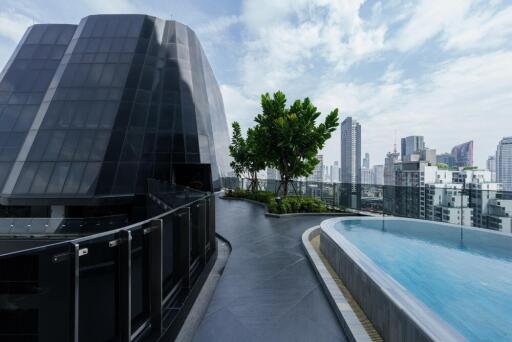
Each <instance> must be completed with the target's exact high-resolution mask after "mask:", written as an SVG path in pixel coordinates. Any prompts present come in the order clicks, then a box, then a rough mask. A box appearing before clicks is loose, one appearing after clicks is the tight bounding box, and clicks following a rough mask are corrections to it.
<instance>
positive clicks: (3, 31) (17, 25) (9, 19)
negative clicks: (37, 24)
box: [0, 11, 33, 43]
mask: <svg viewBox="0 0 512 342" xmlns="http://www.w3.org/2000/svg"><path fill="white" fill-rule="evenodd" d="M32 24H33V21H32V18H29V17H27V16H25V15H22V14H19V13H17V12H14V11H2V12H0V36H3V37H5V38H7V39H9V40H11V41H13V42H16V43H17V42H18V41H19V40H20V39H21V37H22V36H23V34H24V33H25V31H26V30H27V27H29V26H30V25H32Z"/></svg>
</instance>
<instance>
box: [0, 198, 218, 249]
mask: <svg viewBox="0 0 512 342" xmlns="http://www.w3.org/2000/svg"><path fill="white" fill-rule="evenodd" d="M187 190H189V189H188V188H187ZM194 190H195V189H194ZM195 192H200V191H198V190H195ZM201 193H203V196H201V197H199V198H196V199H194V200H193V201H191V202H187V203H185V204H182V205H180V206H177V207H175V208H172V209H170V210H168V211H166V212H163V213H161V214H158V215H156V216H153V217H151V218H148V219H146V220H143V221H139V222H135V223H133V224H130V225H128V226H124V227H120V228H115V229H111V230H107V231H104V232H99V233H95V234H91V235H87V236H81V237H77V238H76V239H70V240H64V241H59V242H55V243H50V244H45V245H42V246H35V247H30V248H25V249H20V250H15V251H11V252H7V253H3V254H0V257H7V256H9V257H10V256H16V255H21V254H24V253H28V252H30V253H32V252H39V251H44V250H48V249H51V248H53V247H56V246H63V245H65V244H69V243H74V244H80V243H83V242H85V241H90V240H94V239H98V238H102V237H105V236H109V235H114V234H117V233H119V232H120V231H124V230H130V231H132V232H133V231H137V230H138V229H134V228H136V227H140V229H142V226H144V225H146V224H148V223H151V222H152V221H154V220H159V219H161V218H163V217H165V216H167V215H170V214H173V213H175V212H177V211H180V210H182V209H184V208H187V207H188V206H190V205H192V204H194V203H196V202H199V201H201V200H204V199H207V198H209V197H211V196H212V195H213V194H212V193H211V192H206V193H204V192H201Z"/></svg>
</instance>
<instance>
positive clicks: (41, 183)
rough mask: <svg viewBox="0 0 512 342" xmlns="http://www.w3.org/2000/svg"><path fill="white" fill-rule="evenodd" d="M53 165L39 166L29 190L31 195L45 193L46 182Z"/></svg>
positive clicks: (44, 164)
mask: <svg viewBox="0 0 512 342" xmlns="http://www.w3.org/2000/svg"><path fill="white" fill-rule="evenodd" d="M53 165H54V164H53V163H41V164H40V165H39V169H38V170H37V174H36V176H35V177H34V181H33V182H32V188H31V189H30V192H31V193H33V194H41V193H44V192H45V189H46V187H47V185H48V181H49V179H50V176H51V174H52V170H53Z"/></svg>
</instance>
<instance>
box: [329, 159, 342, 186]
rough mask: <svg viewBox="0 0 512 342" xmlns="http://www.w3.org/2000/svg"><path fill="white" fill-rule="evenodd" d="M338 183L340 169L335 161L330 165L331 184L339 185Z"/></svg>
mask: <svg viewBox="0 0 512 342" xmlns="http://www.w3.org/2000/svg"><path fill="white" fill-rule="evenodd" d="M339 181H340V167H339V164H338V161H335V162H334V164H333V165H331V182H333V183H339Z"/></svg>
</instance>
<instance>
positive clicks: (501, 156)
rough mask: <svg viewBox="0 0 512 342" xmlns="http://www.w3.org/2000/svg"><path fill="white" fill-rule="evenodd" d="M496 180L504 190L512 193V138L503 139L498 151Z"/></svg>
mask: <svg viewBox="0 0 512 342" xmlns="http://www.w3.org/2000/svg"><path fill="white" fill-rule="evenodd" d="M496 179H497V181H498V183H501V184H503V190H505V191H512V137H505V138H503V139H501V141H500V143H499V144H498V147H497V149H496Z"/></svg>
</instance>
